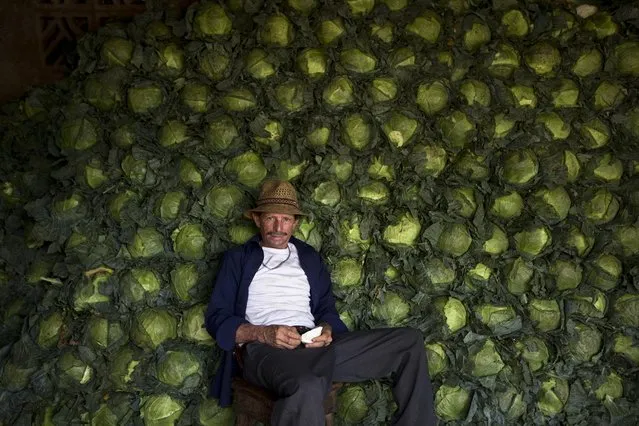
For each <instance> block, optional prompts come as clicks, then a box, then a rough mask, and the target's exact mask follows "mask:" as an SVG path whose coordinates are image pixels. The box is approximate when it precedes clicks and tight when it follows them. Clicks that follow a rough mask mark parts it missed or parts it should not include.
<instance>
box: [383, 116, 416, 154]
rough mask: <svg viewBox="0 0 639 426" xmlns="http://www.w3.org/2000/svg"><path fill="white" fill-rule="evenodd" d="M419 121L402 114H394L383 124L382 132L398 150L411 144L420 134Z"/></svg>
mask: <svg viewBox="0 0 639 426" xmlns="http://www.w3.org/2000/svg"><path fill="white" fill-rule="evenodd" d="M419 128H420V124H419V121H417V120H415V119H414V118H411V117H409V116H407V115H405V114H402V113H400V112H392V113H391V115H390V116H389V118H388V119H387V120H385V121H384V123H383V124H382V130H383V131H384V134H385V135H386V137H387V138H388V141H389V142H390V143H391V144H392V145H393V146H395V147H396V148H401V147H402V146H404V145H406V144H408V143H410V142H411V141H412V139H413V138H414V136H415V135H416V133H418V132H419Z"/></svg>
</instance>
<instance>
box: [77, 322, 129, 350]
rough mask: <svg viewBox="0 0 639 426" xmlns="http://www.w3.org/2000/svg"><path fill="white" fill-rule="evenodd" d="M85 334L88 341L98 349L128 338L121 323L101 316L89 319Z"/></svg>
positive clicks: (119, 342)
mask: <svg viewBox="0 0 639 426" xmlns="http://www.w3.org/2000/svg"><path fill="white" fill-rule="evenodd" d="M86 335H87V340H88V341H89V343H91V345H92V346H93V347H94V348H96V349H98V350H103V349H107V348H109V347H111V346H115V345H117V344H121V343H123V342H125V341H126V340H127V339H128V336H127V335H126V334H125V333H124V331H123V330H122V324H120V323H119V322H117V321H109V320H108V319H106V318H101V317H93V318H91V319H90V320H89V322H88V323H87V329H86Z"/></svg>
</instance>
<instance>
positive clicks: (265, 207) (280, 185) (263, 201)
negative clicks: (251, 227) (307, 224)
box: [244, 180, 306, 219]
mask: <svg viewBox="0 0 639 426" xmlns="http://www.w3.org/2000/svg"><path fill="white" fill-rule="evenodd" d="M252 213H280V214H290V215H294V216H297V215H301V216H306V213H302V211H301V210H300V206H299V203H298V202H297V192H296V191H295V188H294V187H293V185H291V184H290V183H289V182H287V181H285V180H267V181H266V182H264V183H263V184H262V188H261V189H260V196H259V198H258V199H257V207H255V208H253V209H250V210H247V211H245V212H244V216H246V217H247V218H249V219H251V218H252V216H251V214H252Z"/></svg>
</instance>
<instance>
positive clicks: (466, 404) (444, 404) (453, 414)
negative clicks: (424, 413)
mask: <svg viewBox="0 0 639 426" xmlns="http://www.w3.org/2000/svg"><path fill="white" fill-rule="evenodd" d="M470 400H471V393H470V392H469V391H467V390H466V389H463V388H461V387H460V386H452V385H447V384H443V385H441V386H440V387H439V389H437V393H436V394H435V413H436V414H437V417H439V418H440V419H442V420H444V421H455V420H463V419H464V418H465V417H466V414H467V413H468V409H469V408H470Z"/></svg>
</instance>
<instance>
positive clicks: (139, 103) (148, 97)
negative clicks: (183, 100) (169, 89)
mask: <svg viewBox="0 0 639 426" xmlns="http://www.w3.org/2000/svg"><path fill="white" fill-rule="evenodd" d="M127 99H128V104H129V108H130V109H131V111H133V112H134V113H136V114H146V113H150V112H152V111H153V110H155V109H156V108H158V107H159V106H160V105H162V102H164V92H163V91H162V89H161V88H159V87H158V86H156V85H154V84H153V83H151V82H146V83H142V84H140V85H138V86H134V87H130V88H129V90H128V92H127Z"/></svg>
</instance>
